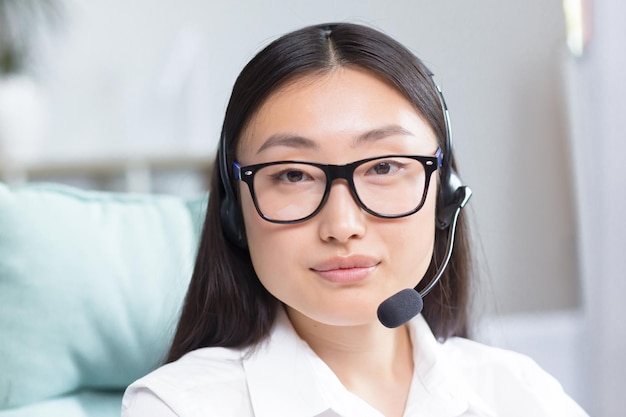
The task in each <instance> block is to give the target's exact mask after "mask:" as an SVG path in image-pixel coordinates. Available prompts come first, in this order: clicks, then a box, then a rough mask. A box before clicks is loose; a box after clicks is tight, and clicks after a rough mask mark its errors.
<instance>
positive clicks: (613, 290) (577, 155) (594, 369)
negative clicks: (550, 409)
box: [567, 0, 626, 417]
mask: <svg viewBox="0 0 626 417" xmlns="http://www.w3.org/2000/svg"><path fill="white" fill-rule="evenodd" d="M593 6H594V7H593V20H592V22H591V23H592V32H591V41H590V43H589V47H588V50H587V52H586V54H585V56H583V58H582V59H577V60H575V59H570V60H569V61H568V62H567V75H568V80H567V81H568V96H569V98H570V100H569V102H570V106H569V109H570V110H569V114H570V127H571V131H572V139H573V144H574V146H573V153H572V155H573V160H574V161H575V168H576V169H575V179H576V188H577V190H578V193H577V208H578V210H577V212H578V216H577V217H578V229H579V230H580V239H579V242H580V243H579V253H580V263H581V272H582V277H583V289H584V291H583V294H584V305H585V311H586V316H585V326H584V343H583V344H582V347H583V349H581V352H580V356H579V362H580V363H581V364H583V366H584V368H583V369H584V371H585V373H584V376H583V377H584V380H585V381H586V386H587V388H588V390H587V392H586V398H585V401H586V402H588V404H589V408H588V409H589V412H590V414H591V415H597V416H604V417H617V416H623V415H624V405H623V401H624V400H623V390H624V387H626V358H625V356H624V353H625V352H626V325H624V322H623V319H624V317H625V316H626V304H625V303H624V294H626V279H625V276H624V271H626V257H625V256H624V249H625V248H626V218H625V213H626V193H625V192H624V191H625V190H626V164H625V163H624V155H625V154H626V140H625V139H626V133H625V131H626V130H625V128H624V115H625V109H626V71H624V68H626V49H625V48H624V39H626V25H625V24H624V23H625V22H626V20H625V17H626V3H624V2H621V1H618V0H598V1H596V2H594V3H593Z"/></svg>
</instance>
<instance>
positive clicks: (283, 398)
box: [242, 309, 490, 417]
mask: <svg viewBox="0 0 626 417" xmlns="http://www.w3.org/2000/svg"><path fill="white" fill-rule="evenodd" d="M408 326H409V332H410V336H411V340H412V343H413V357H414V362H415V371H414V375H413V381H412V383H411V391H410V393H409V400H408V402H407V407H406V411H405V416H412V417H413V416H415V417H418V416H429V417H456V416H461V415H463V413H464V412H466V411H467V410H468V408H469V409H473V410H480V411H481V413H483V414H481V415H490V413H486V414H485V412H487V411H488V410H487V409H486V408H484V407H483V406H482V404H481V401H480V400H479V399H478V398H475V396H474V395H473V394H472V390H471V388H470V387H467V386H465V385H463V383H462V382H461V381H462V378H460V376H458V375H457V374H456V372H455V370H454V369H453V368H452V367H450V366H448V364H447V361H446V358H445V353H444V352H443V349H442V348H441V344H440V343H439V342H438V341H437V340H436V339H435V336H434V335H433V333H432V331H431V330H430V327H429V326H428V324H427V323H426V321H425V320H424V318H423V317H422V316H421V315H419V316H417V317H415V318H414V319H412V320H411V321H410V322H409V323H408ZM243 355H244V356H243V358H242V362H243V366H244V369H245V372H246V378H247V383H248V389H249V392H250V399H251V402H252V407H253V409H254V412H255V416H257V417H281V416H285V417H287V416H289V417H292V416H295V415H297V416H302V417H314V416H327V415H328V416H331V415H337V414H335V413H333V412H332V411H331V408H332V409H334V410H336V411H337V413H340V414H341V415H344V414H345V415H349V414H353V413H349V412H345V411H344V410H345V409H351V410H354V407H353V405H354V406H356V402H355V403H353V404H352V405H350V404H339V403H338V402H337V397H334V396H333V394H332V393H333V392H336V391H337V389H341V388H343V386H341V387H339V386H338V385H337V384H339V385H341V383H340V382H339V380H338V378H336V377H335V376H334V374H332V371H331V370H330V368H328V367H327V366H326V365H325V364H324V363H323V362H322V361H321V359H320V358H319V357H318V356H317V355H316V354H315V353H314V352H313V351H312V350H311V349H310V347H309V346H308V345H307V344H306V342H304V341H303V340H302V339H300V337H299V336H298V335H297V333H296V332H295V330H294V329H293V327H292V325H291V322H290V321H289V318H288V317H287V314H286V313H285V312H284V310H283V309H279V314H278V316H277V319H276V323H275V325H274V328H273V330H272V332H271V334H270V336H269V337H268V339H267V340H266V341H265V342H264V343H262V344H260V345H258V346H257V347H255V348H253V349H252V350H249V351H244V352H243ZM329 373H330V374H332V375H330V374H329ZM320 377H321V378H320ZM321 381H325V382H326V383H328V382H329V381H330V383H331V385H332V386H329V387H324V386H322V385H321ZM343 389H345V388H343ZM344 398H345V397H344ZM357 408H358V407H357ZM359 415H364V414H363V413H361V414H359Z"/></svg>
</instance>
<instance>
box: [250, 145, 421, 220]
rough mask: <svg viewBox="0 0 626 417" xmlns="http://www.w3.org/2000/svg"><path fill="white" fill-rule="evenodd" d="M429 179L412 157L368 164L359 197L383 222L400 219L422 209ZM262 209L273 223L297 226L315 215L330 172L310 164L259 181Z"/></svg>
mask: <svg viewBox="0 0 626 417" xmlns="http://www.w3.org/2000/svg"><path fill="white" fill-rule="evenodd" d="M426 182H427V175H426V170H425V168H424V165H423V164H422V163H421V162H420V161H418V160H415V159H412V158H406V157H395V156H394V157H384V158H378V159H374V160H370V161H367V162H364V163H362V164H360V165H359V166H357V167H356V169H355V170H354V174H353V183H354V192H356V195H357V196H358V199H360V201H361V204H362V205H363V206H365V207H366V208H367V209H369V210H370V211H372V212H374V213H376V214H379V215H382V216H399V215H402V214H404V213H408V212H412V211H414V210H415V209H416V208H417V207H418V206H420V205H421V204H422V200H423V198H424V195H425V188H426ZM253 187H254V194H255V197H256V201H257V205H258V208H259V210H260V211H261V212H262V213H263V215H264V216H265V217H266V218H267V219H269V220H276V221H294V220H299V219H303V218H305V217H307V216H310V215H311V214H312V213H314V212H315V211H316V210H317V209H318V207H319V206H320V204H321V203H322V201H323V199H324V196H325V193H326V187H327V179H326V174H325V172H324V171H323V170H322V169H321V168H319V167H316V166H314V165H309V164H306V163H297V162H296V163H280V164H274V165H268V166H265V167H263V168H261V169H260V170H258V171H257V172H256V174H255V176H254V183H253Z"/></svg>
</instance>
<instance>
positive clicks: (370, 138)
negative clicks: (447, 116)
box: [257, 125, 413, 154]
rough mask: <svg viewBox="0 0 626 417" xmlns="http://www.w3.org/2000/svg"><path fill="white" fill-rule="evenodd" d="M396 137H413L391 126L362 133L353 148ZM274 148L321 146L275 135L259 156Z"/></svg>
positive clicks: (282, 135) (300, 139) (399, 127)
mask: <svg viewBox="0 0 626 417" xmlns="http://www.w3.org/2000/svg"><path fill="white" fill-rule="evenodd" d="M396 135H402V136H413V134H412V133H411V132H410V131H408V130H406V129H405V128H403V127H402V126H400V125H389V126H384V127H381V128H376V129H372V130H368V131H367V132H364V133H361V134H360V135H358V136H357V137H355V138H354V140H353V143H352V146H353V147H354V146H357V145H361V144H363V143H369V142H375V141H377V140H380V139H384V138H387V137H389V136H396ZM274 146H286V147H290V148H299V149H319V145H318V144H317V142H315V141H314V140H311V139H308V138H306V137H304V136H299V135H291V134H285V133H277V134H275V135H271V136H270V137H269V138H268V139H267V140H266V141H265V142H264V143H263V145H261V147H260V148H259V150H258V151H257V154H259V153H261V152H263V151H264V150H266V149H268V148H271V147H274Z"/></svg>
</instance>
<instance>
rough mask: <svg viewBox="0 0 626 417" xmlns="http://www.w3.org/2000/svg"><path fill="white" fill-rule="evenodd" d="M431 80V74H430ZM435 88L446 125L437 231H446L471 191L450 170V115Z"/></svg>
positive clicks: (440, 93) (438, 89)
mask: <svg viewBox="0 0 626 417" xmlns="http://www.w3.org/2000/svg"><path fill="white" fill-rule="evenodd" d="M430 76H431V79H432V76H433V74H432V73H431V74H430ZM433 84H435V88H436V89H437V93H438V94H439V101H440V103H441V109H442V111H443V116H444V120H445V124H446V129H445V131H446V138H445V142H446V147H445V150H444V155H443V161H442V164H441V175H440V176H439V178H440V185H439V200H438V201H437V227H438V228H439V229H447V228H448V227H449V226H450V224H451V223H452V220H453V218H454V216H455V213H456V211H457V210H460V209H462V208H463V207H465V205H466V204H467V202H468V201H469V199H470V197H471V196H472V190H471V189H470V188H469V187H468V186H466V185H463V182H462V181H461V178H460V177H459V175H458V174H457V173H456V172H455V171H454V169H453V168H452V129H451V127H450V115H449V113H448V106H447V104H446V100H445V99H444V97H443V93H442V91H441V88H439V86H438V85H437V83H435V81H434V80H433Z"/></svg>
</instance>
